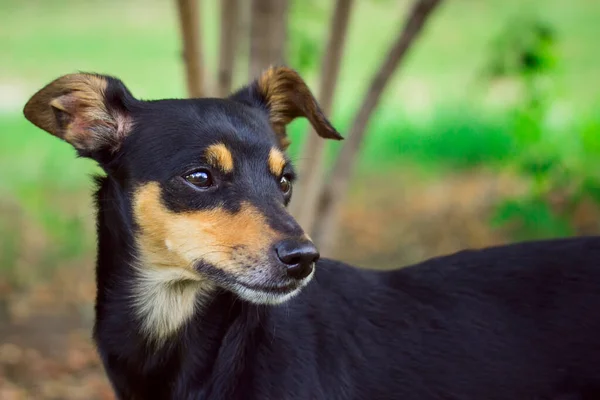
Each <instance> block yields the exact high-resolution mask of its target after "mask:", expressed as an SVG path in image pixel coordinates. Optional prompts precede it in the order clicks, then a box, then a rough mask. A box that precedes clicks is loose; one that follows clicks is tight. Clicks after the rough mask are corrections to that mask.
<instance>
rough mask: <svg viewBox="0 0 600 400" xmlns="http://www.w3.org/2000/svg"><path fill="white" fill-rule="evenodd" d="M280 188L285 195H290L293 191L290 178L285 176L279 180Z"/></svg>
mask: <svg viewBox="0 0 600 400" xmlns="http://www.w3.org/2000/svg"><path fill="white" fill-rule="evenodd" d="M279 188H280V189H281V191H282V192H283V194H286V195H287V194H289V193H290V191H291V190H292V181H291V180H290V177H289V176H287V175H283V176H282V177H281V178H280V179H279Z"/></svg>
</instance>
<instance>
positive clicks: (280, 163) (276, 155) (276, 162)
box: [269, 147, 285, 177]
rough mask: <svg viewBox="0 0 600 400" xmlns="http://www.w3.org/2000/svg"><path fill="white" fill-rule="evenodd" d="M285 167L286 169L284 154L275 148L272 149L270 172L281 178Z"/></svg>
mask: <svg viewBox="0 0 600 400" xmlns="http://www.w3.org/2000/svg"><path fill="white" fill-rule="evenodd" d="M283 167H285V157H284V155H283V153H282V152H281V151H280V150H278V149H276V148H275V147H273V148H271V151H270V152H269V171H271V173H272V174H273V175H275V176H277V177H279V176H281V174H282V173H283Z"/></svg>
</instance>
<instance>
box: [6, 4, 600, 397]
mask: <svg viewBox="0 0 600 400" xmlns="http://www.w3.org/2000/svg"><path fill="white" fill-rule="evenodd" d="M598 21H600V2H598V1H596V0H528V1H524V0H445V1H444V0H441V1H437V0H413V1H409V0H247V1H245V0H201V1H193V0H179V1H166V0H165V1H159V0H128V1H117V0H102V1H99V0H98V1H96V0H30V1H27V2H25V1H21V0H0V49H1V52H2V53H1V54H2V55H1V56H0V60H1V61H0V399H2V400H9V399H33V398H35V399H88V400H89V399H112V398H113V397H112V394H111V391H110V388H109V386H108V384H107V381H106V379H105V378H104V374H103V372H102V370H101V367H100V365H99V363H98V359H97V356H96V354H95V351H94V348H93V345H92V344H91V342H90V339H89V338H90V331H91V326H92V324H93V301H94V296H95V285H94V269H93V268H94V252H95V233H94V210H93V204H92V193H93V185H92V182H91V179H90V175H92V174H94V173H100V171H99V170H98V168H97V167H96V166H95V165H94V164H93V162H91V161H89V160H84V159H76V158H75V152H74V150H73V149H72V148H71V147H70V146H68V145H67V144H65V143H62V142H61V141H59V140H58V139H56V138H53V137H51V136H50V135H48V134H46V133H45V132H43V131H41V130H39V129H37V128H35V127H34V126H33V125H31V124H30V123H28V122H27V121H26V120H25V119H24V118H23V116H22V111H21V110H22V108H23V105H24V103H25V102H26V101H27V100H28V98H29V97H30V96H31V95H32V94H33V93H34V92H35V91H36V90H38V89H40V88H41V87H42V86H43V85H45V84H47V83H48V82H50V81H51V80H52V79H55V78H56V77H58V76H60V75H63V74H66V73H71V72H76V71H90V72H99V73H106V74H111V75H114V76H117V77H119V78H120V79H122V80H123V81H124V82H125V83H126V85H127V86H128V87H129V89H130V90H131V91H132V93H133V94H134V95H135V96H136V97H138V98H142V99H156V98H165V97H185V96H188V95H194V96H197V95H202V96H222V95H224V94H225V93H228V92H229V91H230V90H233V89H235V88H237V87H239V86H241V85H243V84H246V83H248V82H249V80H250V77H256V76H257V74H259V73H260V71H261V70H262V69H263V68H265V67H266V66H268V65H269V64H272V63H285V64H287V65H289V66H291V67H293V68H295V69H296V70H298V71H299V72H300V73H301V74H302V76H303V77H304V78H305V79H306V80H307V82H308V84H309V86H310V87H311V88H312V89H313V91H314V93H315V95H316V96H317V98H318V99H319V100H320V101H321V104H322V105H323V107H324V109H325V110H326V112H327V113H328V114H329V115H330V116H331V118H332V121H333V123H334V125H335V126H336V127H338V129H339V131H340V132H342V134H343V135H344V136H346V137H348V139H347V140H346V141H344V142H342V143H329V144H327V145H326V146H323V145H322V142H321V141H319V140H317V136H316V135H315V134H314V133H313V132H310V130H309V127H308V124H307V122H306V121H295V122H293V123H292V124H291V125H290V127H289V135H290V138H291V140H292V145H291V147H290V153H291V155H292V158H293V159H294V160H295V161H296V163H297V165H298V167H299V169H300V174H301V182H300V183H299V184H298V186H297V187H296V188H295V190H296V194H295V196H296V199H295V201H294V203H293V204H292V205H291V206H292V211H293V213H294V214H295V215H296V216H297V217H298V219H299V220H300V221H301V223H302V225H303V226H304V227H305V228H306V229H307V230H308V231H310V232H311V234H312V235H313V237H315V238H316V240H317V242H318V244H319V245H320V247H321V250H322V253H324V254H326V255H328V256H335V257H337V258H340V259H342V260H344V261H348V262H351V263H354V264H357V265H360V266H364V267H370V268H382V269H383V268H397V267H401V266H403V265H406V264H409V263H413V262H417V261H420V260H423V259H425V258H429V257H433V256H437V255H442V254H448V253H451V252H454V251H457V250H460V249H463V248H473V247H474V248H477V247H482V246H488V245H494V244H501V243H508V242H512V241H516V240H529V239H538V238H549V237H559V236H572V235H587V234H595V233H598V232H599V231H600V169H599V167H598V164H599V162H600V161H599V160H600V112H598V107H599V106H600V79H598V76H597V75H598V71H600V51H598V42H597V40H598V38H599V37H600V25H599V24H598ZM184 49H185V51H184ZM299 200H300V201H299Z"/></svg>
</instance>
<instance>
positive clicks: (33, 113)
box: [23, 73, 135, 157]
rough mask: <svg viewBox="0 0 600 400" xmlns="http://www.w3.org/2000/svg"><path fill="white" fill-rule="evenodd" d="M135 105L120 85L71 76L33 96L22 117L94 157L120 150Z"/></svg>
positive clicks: (98, 78)
mask: <svg viewBox="0 0 600 400" xmlns="http://www.w3.org/2000/svg"><path fill="white" fill-rule="evenodd" d="M133 101H135V99H134V98H133V96H132V95H131V93H129V91H128V90H127V88H126V87H125V86H124V85H123V83H122V82H121V81H119V80H118V79H115V78H111V77H108V76H102V75H95V74H85V73H80V74H70V75H65V76H63V77H60V78H58V79H56V80H55V81H53V82H51V83H49V84H48V85H47V86H45V87H44V88H43V89H41V90H40V91H38V92H37V93H36V94H34V95H33V96H32V97H31V99H29V101H28V102H27V104H26V105H25V108H24V110H23V113H24V114H25V118H27V119H28V120H29V121H30V122H32V123H33V124H34V125H36V126H38V127H39V128H42V129H43V130H45V131H47V132H49V133H51V134H52V135H54V136H56V137H59V138H61V139H63V140H65V141H66V142H68V143H70V144H71V145H72V146H73V147H75V149H77V150H78V152H79V153H80V154H81V155H83V156H87V157H94V154H96V153H98V152H104V151H109V152H111V153H113V152H115V151H116V150H118V149H119V147H120V145H121V143H122V141H123V139H124V138H125V137H126V136H127V135H128V134H129V132H130V131H131V128H132V118H131V115H130V113H129V106H130V105H131V104H132V102H133Z"/></svg>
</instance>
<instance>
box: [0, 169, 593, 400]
mask: <svg viewBox="0 0 600 400" xmlns="http://www.w3.org/2000/svg"><path fill="white" fill-rule="evenodd" d="M399 188H402V189H401V190H399ZM522 190H523V185H522V184H519V183H518V182H517V181H515V180H514V179H511V178H509V177H498V176H494V175H491V174H488V173H486V172H473V173H469V174H466V175H460V176H449V177H445V178H444V179H443V180H437V181H428V180H424V181H421V182H409V181H405V179H402V178H397V177H394V178H390V177H386V178H381V179H379V180H377V179H373V178H371V179H369V180H363V181H362V182H361V185H360V187H358V188H356V189H355V190H354V192H353V194H352V196H351V198H350V199H349V202H348V205H347V206H346V208H345V209H344V219H343V221H344V222H343V225H344V226H343V230H342V231H343V234H342V236H341V238H340V244H339V248H338V250H337V253H338V255H340V257H339V258H341V259H343V260H346V261H349V262H352V263H355V264H357V265H362V266H369V267H373V268H394V267H399V266H402V265H406V264H408V263H412V262H416V261H419V260H422V259H425V258H427V257H431V256H435V255H441V254H447V253H451V252H454V251H457V250H459V249H462V248H467V247H483V246H487V245H491V244H496V243H503V242H506V241H507V237H506V235H504V234H503V233H502V232H498V231H493V230H491V229H490V225H489V217H490V215H491V212H492V210H493V207H494V205H495V204H496V203H497V202H498V201H499V199H501V198H503V197H505V196H507V195H511V194H515V193H519V192H521V191H522ZM592 211H593V212H594V213H595V215H596V216H597V211H598V210H597V209H594V210H592ZM592 211H590V210H587V211H586V210H584V211H582V212H583V213H584V214H585V213H588V212H592ZM582 218H583V220H585V218H584V217H582ZM88 219H89V224H90V227H91V226H92V221H91V213H88ZM90 229H91V228H90ZM24 231H25V232H26V233H27V235H25V236H23V237H19V240H20V241H23V243H25V245H24V247H26V248H27V250H28V251H27V252H26V254H23V255H22V256H21V263H23V265H24V267H23V268H25V266H27V265H30V264H31V263H32V262H35V255H36V254H38V253H39V252H40V251H42V250H41V249H43V248H44V246H47V243H46V241H45V240H44V239H40V238H37V239H35V237H36V236H37V235H38V234H39V232H38V231H36V230H35V227H33V226H31V227H28V228H27V229H25V230H24ZM90 232H92V231H91V230H90ZM90 235H91V233H90ZM92 240H93V238H92V237H90V241H92ZM70 264H71V265H61V266H59V267H56V268H55V269H54V270H53V273H52V274H51V275H50V276H48V277H46V278H44V279H41V282H38V283H36V284H32V283H26V284H23V283H21V284H19V285H14V284H8V283H7V282H6V280H5V281H4V282H3V281H2V277H1V276H0V399H2V400H17V399H19V400H20V399H32V398H35V399H41V400H44V399H65V400H71V399H73V400H75V399H82V400H83V399H85V400H96V399H97V400H100V399H102V400H108V399H112V398H113V397H112V393H111V390H110V387H109V385H108V383H107V381H106V379H105V377H104V374H103V372H102V369H101V366H100V364H99V361H98V358H97V355H96V353H95V350H94V347H93V345H92V344H91V342H90V340H89V337H90V331H91V325H92V320H93V305H92V302H93V299H94V291H95V289H94V282H93V276H94V275H93V255H89V256H87V257H86V258H85V259H82V260H79V261H77V262H71V263H70ZM15 286H17V287H15Z"/></svg>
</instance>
